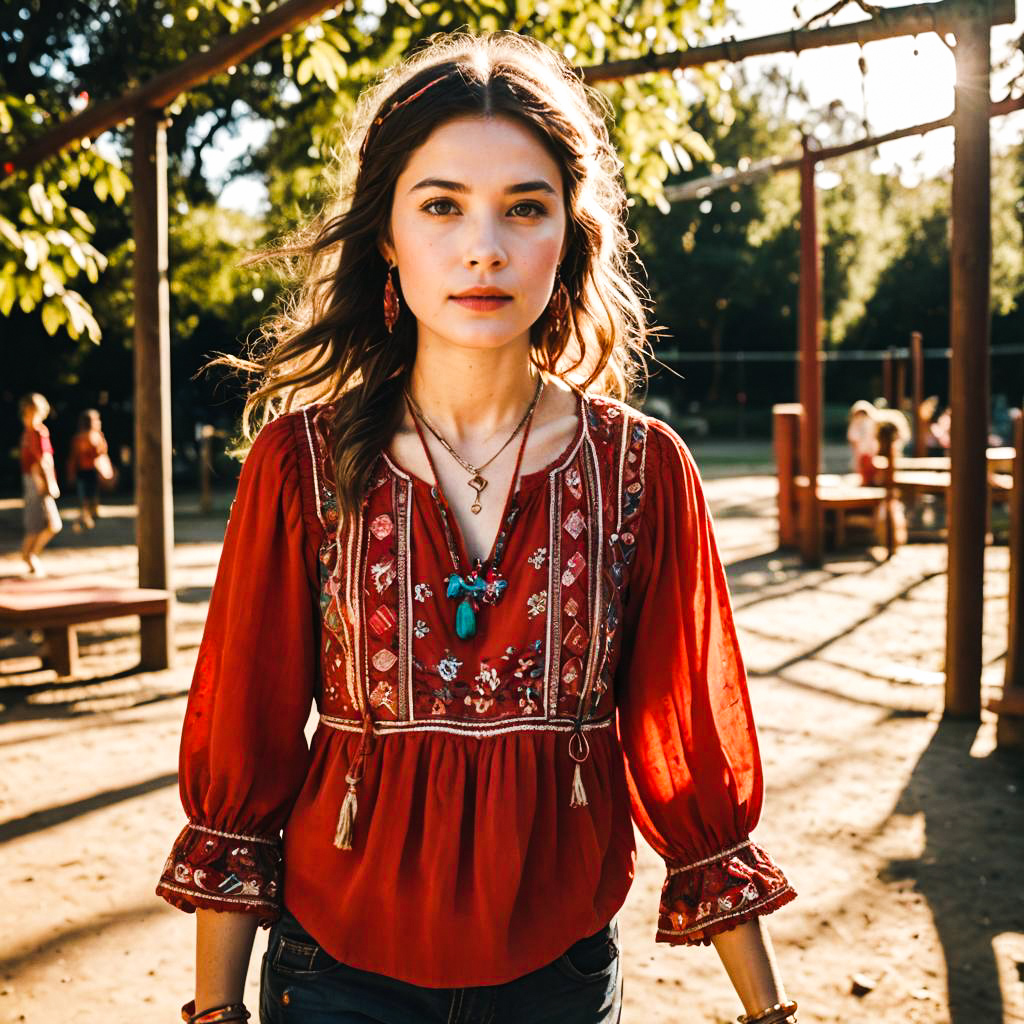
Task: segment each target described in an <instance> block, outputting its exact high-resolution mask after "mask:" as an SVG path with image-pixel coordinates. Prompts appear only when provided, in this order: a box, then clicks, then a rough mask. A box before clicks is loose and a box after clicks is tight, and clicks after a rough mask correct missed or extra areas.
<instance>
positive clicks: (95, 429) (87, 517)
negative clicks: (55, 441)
mask: <svg viewBox="0 0 1024 1024" xmlns="http://www.w3.org/2000/svg"><path fill="white" fill-rule="evenodd" d="M102 426H103V424H102V422H101V421H100V414H99V413H98V412H97V411H96V410H95V409H86V410H85V411H84V412H83V413H82V414H81V415H80V416H79V417H78V433H77V434H75V436H74V437H73V438H72V440H71V454H70V455H69V456H68V482H69V483H73V484H76V485H77V489H78V500H79V502H81V505H82V515H81V517H80V519H79V520H78V521H77V522H76V523H75V524H74V525H73V526H72V527H71V529H72V530H73V531H74V532H75V533H81V531H82V530H83V529H85V530H91V529H92V528H93V527H94V526H95V525H96V520H97V519H99V515H100V479H101V478H102V479H103V480H109V479H110V475H111V467H110V457H109V456H108V455H107V439H106V438H105V437H104V436H103V429H102Z"/></svg>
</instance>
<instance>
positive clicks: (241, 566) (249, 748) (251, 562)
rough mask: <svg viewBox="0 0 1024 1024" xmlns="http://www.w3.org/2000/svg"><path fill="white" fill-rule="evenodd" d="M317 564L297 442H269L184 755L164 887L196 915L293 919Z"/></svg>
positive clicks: (221, 589) (262, 447)
mask: <svg viewBox="0 0 1024 1024" xmlns="http://www.w3.org/2000/svg"><path fill="white" fill-rule="evenodd" d="M315 572H316V569H315V564H314V565H311V564H310V558H309V555H308V544H307V543H306V539H305V533H304V525H303V511H302V491H301V485H300V472H299V464H298V456H297V449H296V443H295V434H294V431H293V429H292V425H291V424H290V423H289V422H288V420H287V418H285V419H283V420H277V421H274V422H273V423H271V424H270V425H268V426H267V427H265V428H264V429H263V430H262V431H261V433H260V434H259V436H258V437H257V438H256V441H255V442H254V444H253V446H252V448H251V450H250V452H249V455H248V457H247V458H246V460H245V464H244V466H243V467H242V473H241V477H240V479H239V483H238V492H237V495H236V498H235V502H234V504H233V505H232V510H231V514H230V517H229V520H228V525H227V530H226V533H225V536H224V546H223V549H222V552H221V558H220V564H219V566H218V568H217V578H216V582H215V583H214V587H213V593H212V596H211V598H210V609H209V614H208V616H207V620H206V628H205V630H204V633H203V639H202V643H201V645H200V648H199V654H198V659H197V662H196V668H195V674H194V676H193V679H192V686H191V688H190V690H189V698H188V706H187V708H186V711H185V722H184V727H183V731H182V739H181V751H180V758H179V772H180V783H179V784H180V791H181V800H182V804H183V806H184V808H185V813H186V814H187V816H188V819H189V821H188V825H187V826H186V827H185V828H184V830H183V831H182V832H181V834H180V835H179V836H178V839H177V841H176V842H175V844H174V847H173V849H172V850H171V854H170V856H169V857H168V859H167V863H166V864H165V866H164V870H163V874H162V876H161V879H160V883H159V885H158V886H157V892H158V893H159V895H161V896H162V897H163V898H164V899H166V900H167V901H168V902H169V903H172V904H174V906H176V907H180V908H181V909H182V910H186V911H189V912H192V911H194V910H195V908H196V907H207V908H212V909H214V910H234V911H245V912H249V913H256V914H259V917H260V921H261V923H263V924H269V923H270V922H271V921H273V920H274V919H275V918H276V917H277V916H278V914H279V911H280V894H281V879H280V875H281V840H280V833H281V828H282V826H283V825H284V823H285V821H286V819H287V817H288V814H289V812H290V810H291V807H292V804H293V803H294V801H295V799H296V797H297V796H298V793H299V790H300V788H301V786H302V783H303V780H304V778H305V776H306V773H307V770H308V766H309V749H308V745H307V743H306V739H305V735H304V726H305V723H306V720H307V717H308V715H309V711H310V705H311V702H312V698H313V688H314V680H315V676H316V651H317V642H318V640H317V632H316V630H317V627H318V621H319V620H318V619H317V618H316V616H315V600H316V592H315V584H314V580H315Z"/></svg>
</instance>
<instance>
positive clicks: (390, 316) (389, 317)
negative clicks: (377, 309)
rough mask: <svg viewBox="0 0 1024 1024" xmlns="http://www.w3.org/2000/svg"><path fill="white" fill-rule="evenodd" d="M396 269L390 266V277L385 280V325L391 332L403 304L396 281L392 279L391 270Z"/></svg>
mask: <svg viewBox="0 0 1024 1024" xmlns="http://www.w3.org/2000/svg"><path fill="white" fill-rule="evenodd" d="M393 269H394V267H392V266H390V265H389V266H388V279H387V280H386V281H385V282H384V325H385V326H386V327H387V329H388V334H391V333H392V332H393V331H394V329H395V324H396V323H397V322H398V313H399V311H400V309H401V306H400V305H399V302H398V292H396V291H395V283H394V281H392V280H391V271H392V270H393Z"/></svg>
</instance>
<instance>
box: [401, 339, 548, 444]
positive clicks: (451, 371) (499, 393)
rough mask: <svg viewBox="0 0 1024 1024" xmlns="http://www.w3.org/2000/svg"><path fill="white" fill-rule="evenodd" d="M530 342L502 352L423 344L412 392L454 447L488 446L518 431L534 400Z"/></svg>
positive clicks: (411, 385)
mask: <svg viewBox="0 0 1024 1024" xmlns="http://www.w3.org/2000/svg"><path fill="white" fill-rule="evenodd" d="M536 388H537V370H536V369H535V368H534V367H533V366H531V364H530V359H529V342H528V341H527V342H526V343H525V344H522V345H521V344H509V345H506V346H504V347H503V348H500V349H476V350H470V349H459V348H455V347H454V346H451V345H432V344H430V343H429V342H428V343H426V344H424V343H423V340H422V339H421V344H420V346H419V348H418V350H417V354H416V363H415V365H414V366H413V370H412V379H411V382H410V386H409V390H410V392H411V393H412V397H413V399H414V400H415V401H416V403H417V404H418V405H419V407H420V408H421V409H422V410H423V412H424V414H425V415H426V416H427V418H428V419H429V420H430V422H431V423H433V425H434V426H435V427H436V428H437V430H438V431H440V432H441V433H442V434H443V435H444V436H445V437H446V438H447V439H448V441H449V443H450V444H453V445H456V446H457V445H458V444H459V443H460V442H466V441H473V442H476V443H480V442H482V441H486V440H487V439H489V438H490V437H492V436H493V435H494V434H497V433H500V432H501V431H502V430H505V429H506V428H508V427H509V426H514V425H515V424H516V423H518V422H519V420H520V419H521V418H522V416H523V413H524V412H526V410H527V408H528V407H529V405H530V402H532V401H533V396H534V393H535V392H536Z"/></svg>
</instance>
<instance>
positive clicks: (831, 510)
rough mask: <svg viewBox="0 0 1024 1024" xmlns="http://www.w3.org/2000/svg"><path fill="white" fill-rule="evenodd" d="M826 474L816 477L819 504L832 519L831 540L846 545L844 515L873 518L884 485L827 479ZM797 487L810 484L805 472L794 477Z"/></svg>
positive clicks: (882, 496) (840, 546)
mask: <svg viewBox="0 0 1024 1024" xmlns="http://www.w3.org/2000/svg"><path fill="white" fill-rule="evenodd" d="M828 480H829V478H828V477H826V476H825V475H819V477H818V505H819V506H820V507H821V510H822V514H823V515H824V516H825V517H826V519H827V518H828V517H829V516H830V515H831V517H832V519H833V521H834V528H833V531H832V540H833V544H834V547H835V548H836V549H839V548H843V547H845V546H846V527H847V516H848V515H850V513H855V514H856V513H867V514H868V515H869V516H870V518H871V520H872V522H874V518H875V515H876V514H877V512H878V509H879V507H880V506H881V505H882V503H883V502H884V501H885V488H884V487H864V486H863V485H861V484H851V483H846V482H845V481H839V482H836V483H831V482H828ZM793 482H794V485H795V486H796V489H797V491H803V490H806V489H807V488H808V487H809V486H810V484H809V482H808V480H807V477H805V476H798V477H796V478H795V480H794V481H793Z"/></svg>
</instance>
